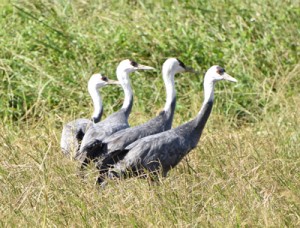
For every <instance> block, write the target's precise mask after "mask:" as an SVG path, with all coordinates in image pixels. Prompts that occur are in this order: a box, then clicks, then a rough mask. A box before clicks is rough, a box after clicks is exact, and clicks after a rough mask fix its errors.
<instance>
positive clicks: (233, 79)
mask: <svg viewBox="0 0 300 228" xmlns="http://www.w3.org/2000/svg"><path fill="white" fill-rule="evenodd" d="M222 76H223V78H224V79H225V80H227V81H230V82H237V80H236V79H235V78H233V77H231V76H230V75H229V74H226V73H223V74H222Z"/></svg>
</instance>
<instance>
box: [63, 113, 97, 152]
mask: <svg viewBox="0 0 300 228" xmlns="http://www.w3.org/2000/svg"><path fill="white" fill-rule="evenodd" d="M92 124H93V122H92V121H91V120H89V119H84V118H82V119H76V120H74V121H71V122H69V123H67V124H66V125H64V127H63V131H62V135H61V141H60V146H61V149H62V152H63V153H64V155H66V156H68V157H74V155H75V154H76V153H77V151H79V148H80V143H81V140H82V139H83V136H84V134H85V132H86V131H87V129H88V128H89V127H90V126H91V125H92Z"/></svg>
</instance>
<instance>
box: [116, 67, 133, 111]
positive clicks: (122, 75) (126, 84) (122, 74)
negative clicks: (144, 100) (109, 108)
mask: <svg viewBox="0 0 300 228" xmlns="http://www.w3.org/2000/svg"><path fill="white" fill-rule="evenodd" d="M117 78H118V80H119V82H120V83H121V86H122V88H123V90H124V94H125V97H124V102H123V106H122V109H127V108H128V107H129V106H130V104H131V102H132V98H133V92H132V89H131V85H130V79H129V73H128V72H126V71H124V70H122V68H121V69H119V68H117Z"/></svg>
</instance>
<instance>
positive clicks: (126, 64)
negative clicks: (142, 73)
mask: <svg viewBox="0 0 300 228" xmlns="http://www.w3.org/2000/svg"><path fill="white" fill-rule="evenodd" d="M137 70H154V68H153V67H150V66H145V65H142V64H139V63H137V62H135V61H132V60H130V59H125V60H123V61H121V62H120V63H119V65H118V67H117V72H118V71H123V72H126V73H132V72H134V71H137Z"/></svg>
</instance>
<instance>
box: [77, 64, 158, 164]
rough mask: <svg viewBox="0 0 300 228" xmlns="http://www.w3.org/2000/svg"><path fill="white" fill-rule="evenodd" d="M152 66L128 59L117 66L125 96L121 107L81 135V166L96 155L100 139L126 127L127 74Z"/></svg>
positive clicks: (128, 108)
mask: <svg viewBox="0 0 300 228" xmlns="http://www.w3.org/2000/svg"><path fill="white" fill-rule="evenodd" d="M153 69H154V68H153V67H149V66H144V65H141V64H138V63H137V62H134V61H131V60H129V59H127V60H123V61H121V62H120V64H119V65H118V67H117V78H118V80H119V82H120V84H121V86H122V87H123V90H124V93H125V98H124V102H123V106H122V108H121V109H120V110H119V111H118V112H115V113H113V114H111V115H110V116H108V117H107V118H106V119H105V120H103V121H101V122H100V123H97V124H94V125H93V126H91V127H90V128H89V129H88V131H87V132H86V134H85V135H84V137H83V140H82V143H81V146H80V151H78V153H77V155H76V159H78V160H80V161H81V162H82V165H81V168H84V167H85V166H86V165H87V164H88V163H89V162H90V160H93V159H95V158H96V157H97V156H98V152H99V148H101V146H102V141H103V140H104V139H105V138H106V137H108V136H110V135H111V134H113V133H115V132H117V131H120V130H122V129H125V128H128V127H129V124H128V117H129V114H130V112H131V108H132V104H133V92H132V89H131V85H130V79H129V74H130V73H132V72H134V71H137V70H153Z"/></svg>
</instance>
